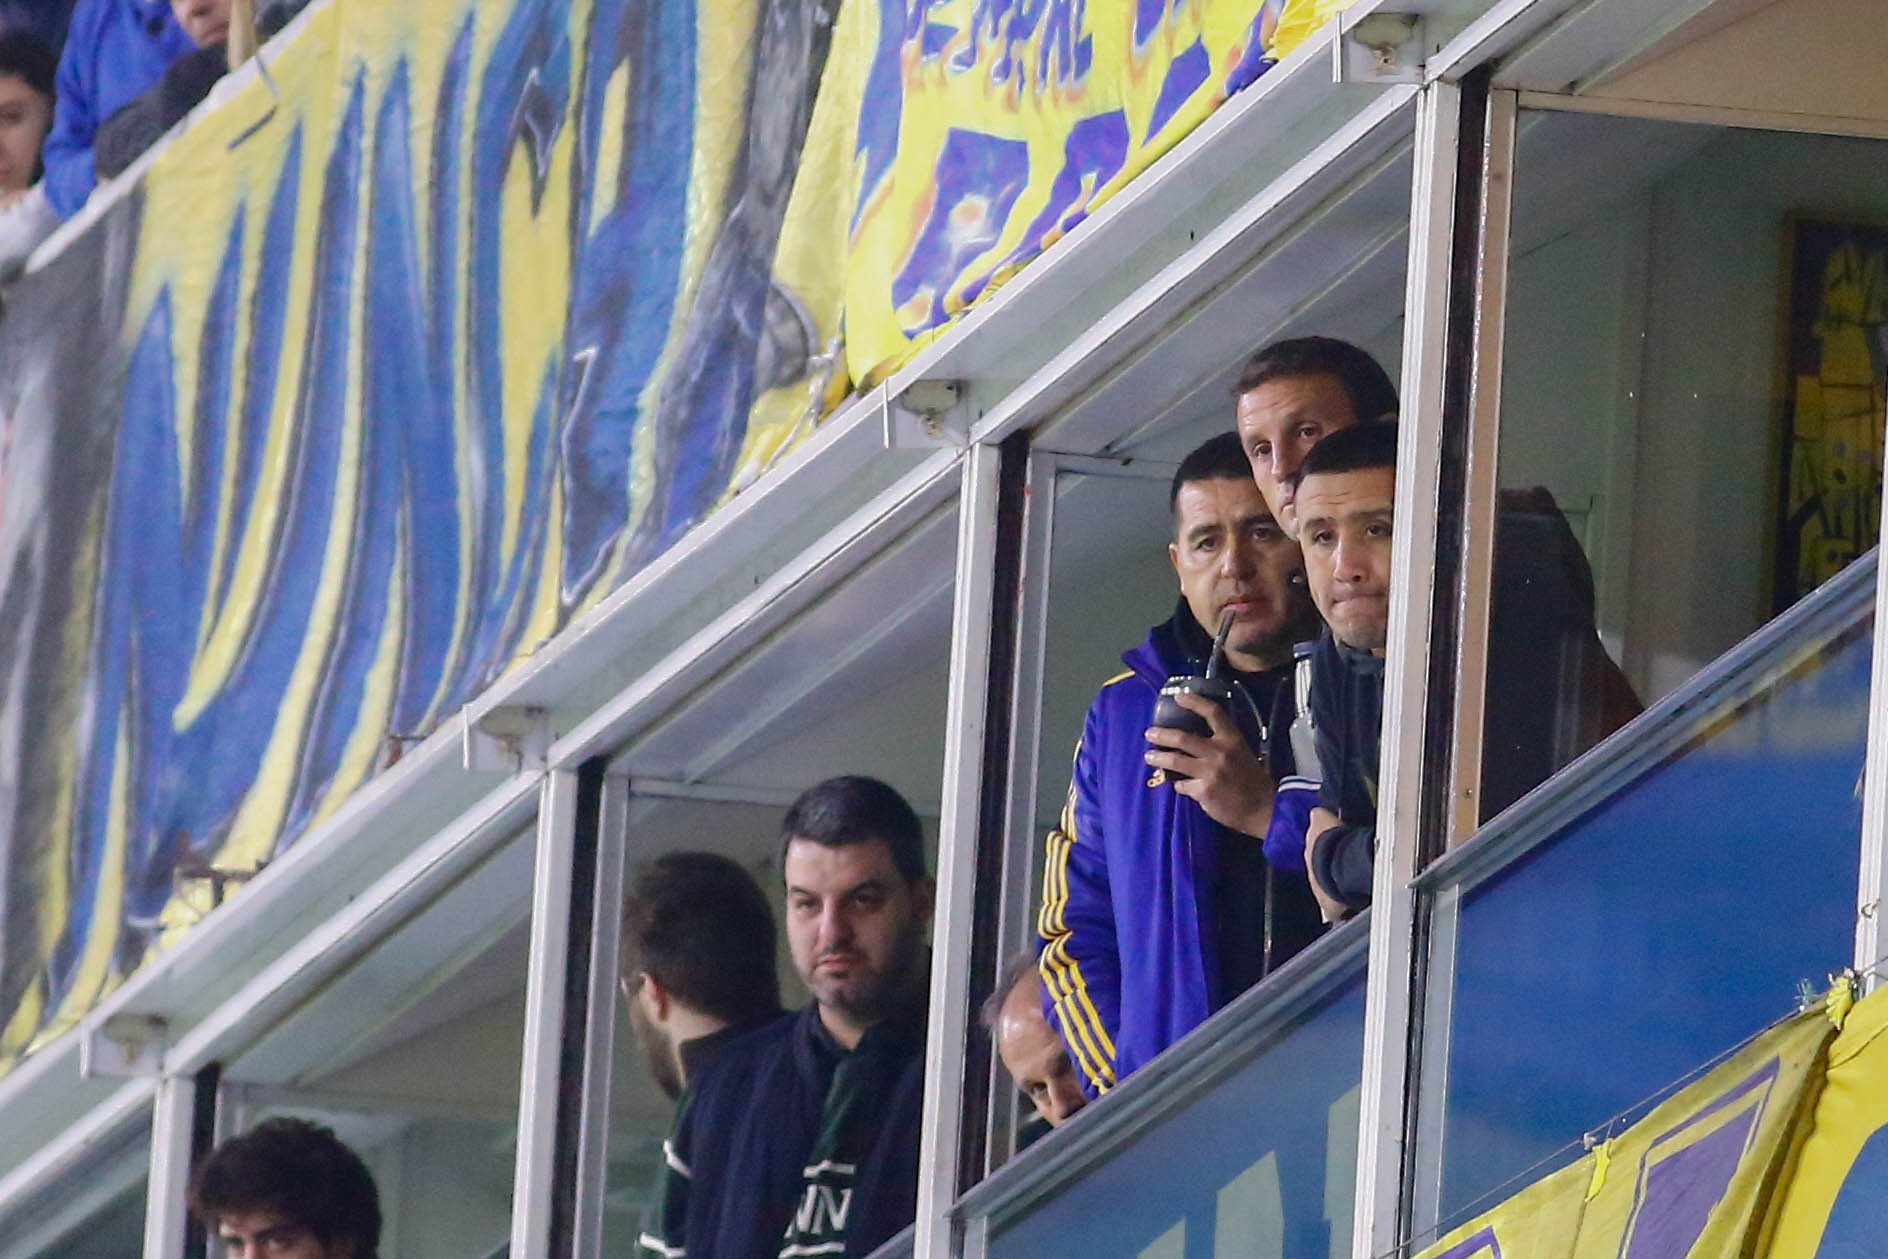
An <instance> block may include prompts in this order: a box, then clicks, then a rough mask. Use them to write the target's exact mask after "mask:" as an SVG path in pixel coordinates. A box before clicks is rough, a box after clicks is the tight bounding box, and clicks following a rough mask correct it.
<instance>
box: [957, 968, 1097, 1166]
mask: <svg viewBox="0 0 1888 1259" xmlns="http://www.w3.org/2000/svg"><path fill="white" fill-rule="evenodd" d="M1040 964H1041V960H1040V958H1039V957H1038V955H1037V953H1036V951H1035V950H1034V949H1030V950H1028V951H1027V952H1025V953H1022V954H1020V955H1019V956H1017V957H1015V958H1013V959H1011V961H1010V964H1009V965H1008V966H1006V967H1004V968H1003V973H1002V975H1000V976H998V978H997V984H996V991H995V992H993V993H991V994H990V999H989V1000H988V1001H985V1002H984V1003H983V1026H984V1030H986V1031H988V1032H989V1033H990V1038H991V1040H993V1041H994V1042H995V1044H996V1056H997V1057H998V1058H999V1059H1001V1060H1002V1062H1003V1069H1004V1070H1006V1071H1008V1072H1009V1073H1010V1079H1012V1080H1014V1081H1016V1087H1017V1088H1018V1089H1020V1090H1022V1094H1023V1096H1024V1097H1027V1098H1028V1099H1029V1104H1030V1105H1031V1106H1033V1107H1035V1108H1036V1117H1037V1118H1038V1119H1039V1120H1041V1121H1042V1122H1043V1123H1045V1124H1047V1125H1048V1126H1049V1127H1051V1128H1059V1127H1061V1126H1062V1125H1063V1124H1065V1123H1067V1122H1068V1121H1069V1117H1070V1116H1071V1115H1073V1114H1074V1113H1075V1112H1076V1111H1078V1110H1080V1109H1081V1108H1082V1107H1083V1106H1086V1105H1087V1104H1088V1096H1087V1095H1086V1094H1085V1093H1083V1092H1082V1082H1081V1079H1080V1078H1079V1077H1078V1076H1077V1075H1076V1074H1075V1064H1074V1063H1073V1062H1071V1061H1070V1060H1069V1051H1068V1047H1067V1046H1066V1045H1064V1044H1063V1043H1062V1038H1061V1037H1060V1036H1058V1035H1056V1030H1055V1028H1053V1027H1051V1026H1050V1025H1049V1020H1048V1019H1047V1018H1046V1017H1045V1016H1044V1015H1043V1012H1042V1007H1043V990H1042V975H1041V973H1040V971H1039V969H1038V967H1039V966H1040ZM1036 1135H1040V1134H1036ZM1023 1144H1024V1145H1027V1144H1029V1139H1025V1140H1024V1141H1023Z"/></svg>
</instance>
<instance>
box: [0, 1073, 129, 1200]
mask: <svg viewBox="0 0 1888 1259" xmlns="http://www.w3.org/2000/svg"><path fill="white" fill-rule="evenodd" d="M156 1095H157V1081H155V1080H133V1081H131V1082H130V1083H129V1084H126V1085H123V1086H121V1087H120V1088H119V1089H118V1091H117V1092H115V1093H113V1094H112V1095H111V1097H110V1098H109V1099H108V1100H107V1101H106V1102H105V1103H104V1104H103V1105H100V1106H96V1107H94V1108H93V1109H92V1110H91V1111H89V1112H88V1113H87V1114H86V1115H85V1117H84V1118H83V1119H80V1120H79V1121H78V1122H77V1123H75V1124H73V1125H72V1126H71V1127H70V1128H68V1129H67V1130H66V1131H65V1132H63V1133H61V1134H60V1135H59V1136H58V1137H57V1138H56V1139H55V1140H53V1141H50V1142H48V1143H47V1144H45V1145H43V1146H41V1147H40V1148H39V1149H38V1150H37V1151H35V1152H34V1154H33V1156H32V1157H31V1158H29V1159H27V1160H26V1161H25V1162H23V1163H21V1164H20V1165H19V1166H18V1167H16V1168H14V1169H13V1170H12V1171H11V1172H9V1173H8V1174H7V1175H6V1177H5V1178H3V1179H0V1223H3V1222H4V1221H5V1219H6V1216H7V1213H8V1212H9V1211H11V1210H13V1209H15V1208H17V1206H18V1205H19V1204H20V1202H21V1200H22V1199H24V1198H26V1197H27V1196H28V1195H30V1194H32V1193H33V1192H35V1191H36V1190H38V1189H41V1188H43V1187H45V1186H48V1185H54V1184H57V1183H58V1182H59V1181H60V1179H61V1178H63V1177H65V1176H68V1175H71V1174H72V1173H74V1172H75V1171H77V1170H78V1169H80V1168H81V1167H83V1166H84V1163H85V1160H86V1157H87V1156H88V1155H90V1154H91V1153H92V1152H93V1151H94V1150H96V1149H97V1148H98V1147H99V1146H100V1145H103V1144H105V1143H106V1142H108V1141H111V1140H113V1139H114V1138H117V1137H120V1136H122V1135H124V1133H125V1132H126V1131H128V1130H129V1129H131V1128H133V1127H135V1126H136V1125H138V1124H146V1125H148V1124H149V1123H150V1121H151V1104H152V1099H153V1098H154V1097H156Z"/></svg>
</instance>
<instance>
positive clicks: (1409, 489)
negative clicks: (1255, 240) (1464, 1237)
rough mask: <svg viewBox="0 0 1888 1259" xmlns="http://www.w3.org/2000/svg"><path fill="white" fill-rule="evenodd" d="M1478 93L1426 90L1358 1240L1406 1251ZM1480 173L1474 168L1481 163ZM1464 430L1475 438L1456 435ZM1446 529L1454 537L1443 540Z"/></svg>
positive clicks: (1458, 499)
mask: <svg viewBox="0 0 1888 1259" xmlns="http://www.w3.org/2000/svg"><path fill="white" fill-rule="evenodd" d="M1481 82H1482V84H1483V87H1482V88H1481V89H1480V90H1481V92H1482V95H1481V98H1480V99H1482V100H1485V99H1486V96H1485V83H1486V80H1485V78H1484V79H1483V80H1481ZM1467 99H1468V100H1470V102H1471V103H1472V102H1474V100H1475V99H1476V98H1475V95H1474V94H1473V93H1471V94H1470V95H1469V96H1468V97H1467ZM1464 100H1465V96H1464V92H1463V89H1462V88H1461V87H1460V86H1458V85H1456V84H1453V83H1448V82H1438V83H1433V84H1430V85H1429V86H1428V87H1427V88H1425V89H1424V90H1423V94H1422V96H1421V97H1420V98H1419V100H1418V102H1417V129H1416V153H1415V176H1414V181H1413V189H1412V202H1411V212H1410V254H1409V274H1408V289H1407V293H1406V297H1405V307H1404V317H1405V332H1404V338H1403V382H1402V403H1403V410H1402V415H1401V425H1400V428H1399V432H1398V449H1397V476H1396V505H1395V514H1396V528H1395V537H1394V542H1393V546H1392V552H1391V565H1392V567H1391V577H1390V623H1389V638H1388V652H1387V657H1388V658H1387V661H1386V670H1385V678H1384V693H1383V727H1382V743H1381V751H1380V753H1379V756H1380V764H1379V767H1378V781H1379V792H1380V795H1379V800H1378V807H1377V839H1378V852H1377V865H1376V882H1375V885H1374V887H1373V889H1372V896H1371V909H1370V918H1371V921H1370V970H1369V990H1368V993H1367V995H1366V999H1365V1009H1364V1046H1363V1050H1364V1061H1363V1085H1362V1094H1361V1098H1360V1106H1359V1120H1358V1135H1357V1191H1356V1192H1357V1197H1356V1206H1355V1217H1354V1222H1353V1231H1352V1241H1351V1245H1352V1253H1353V1255H1355V1256H1357V1259H1370V1256H1373V1255H1380V1254H1384V1253H1386V1252H1390V1251H1393V1250H1394V1249H1395V1248H1396V1247H1397V1246H1398V1245H1399V1244H1400V1243H1401V1242H1402V1239H1403V1237H1402V1235H1403V1228H1404V1216H1405V1209H1404V1204H1405V1196H1406V1186H1407V1181H1406V1178H1405V1176H1404V1162H1405V1151H1406V1149H1407V1147H1408V1125H1409V1119H1410V1108H1409V1106H1408V1105H1407V1089H1408V1087H1409V1084H1410V1077H1411V1068H1412V1058H1413V1055H1414V1054H1415V1053H1416V1052H1417V1043H1416V1038H1415V1036H1414V1034H1413V1023H1412V1019H1411V1017H1410V1015H1411V1009H1412V1003H1413V1001H1414V1000H1415V998H1416V994H1417V991H1418V988H1419V974H1420V968H1421V950H1420V947H1419V940H1418V912H1417V911H1418V905H1417V896H1416V894H1415V892H1414V891H1413V890H1412V889H1411V887H1410V881H1411V880H1412V879H1413V878H1415V876H1416V874H1417V872H1418V871H1419V870H1420V869H1421V868H1422V865H1423V863H1424V861H1425V859H1426V857H1427V856H1428V855H1429V852H1430V850H1431V849H1434V848H1435V847H1437V846H1438V841H1439V838H1440V834H1441V831H1442V826H1441V825H1439V824H1442V823H1444V822H1445V818H1446V807H1444V806H1446V804H1447V800H1446V798H1445V797H1444V793H1445V792H1446V789H1447V772H1448V765H1447V759H1448V755H1449V752H1450V750H1451V747H1452V744H1453V736H1452V731H1451V729H1450V727H1451V725H1452V721H1453V716H1454V709H1453V706H1452V705H1450V704H1448V703H1446V702H1444V703H1441V704H1438V705H1434V706H1432V705H1431V704H1430V702H1429V701H1430V698H1431V695H1432V693H1433V692H1435V691H1436V690H1438V689H1440V688H1446V687H1449V686H1452V685H1453V683H1454V680H1455V658H1454V656H1453V651H1452V649H1453V645H1454V636H1453V633H1454V625H1455V622H1456V621H1457V619H1458V613H1459V610H1460V609H1459V604H1458V603H1457V599H1458V597H1459V595H1458V592H1457V590H1456V585H1455V578H1456V576H1457V574H1458V571H1459V564H1458V562H1457V561H1458V560H1459V549H1458V548H1459V541H1460V537H1461V532H1460V531H1461V524H1462V518H1461V515H1460V513H1461V511H1462V509H1463V506H1464V503H1463V496H1464V493H1465V488H1466V487H1465V485H1464V484H1463V477H1464V475H1465V469H1466V449H1465V447H1464V443H1463V440H1462V439H1463V433H1462V431H1461V426H1460V425H1459V424H1458V425H1456V426H1455V427H1454V430H1453V431H1451V426H1450V425H1449V424H1448V423H1447V419H1448V417H1449V415H1450V414H1451V413H1452V408H1453V413H1454V414H1457V415H1459V414H1460V413H1461V410H1462V407H1463V404H1464V402H1465V397H1464V394H1465V391H1466V385H1467V373H1466V372H1465V371H1458V372H1457V373H1456V375H1455V376H1454V378H1453V379H1452V378H1451V373H1450V369H1451V366H1452V343H1454V342H1461V341H1462V340H1463V339H1464V338H1463V336H1462V328H1461V327H1460V326H1459V325H1460V324H1461V322H1462V320H1463V318H1464V312H1463V311H1462V308H1461V298H1462V288H1463V282H1464V280H1465V279H1468V280H1472V278H1473V270H1472V259H1470V260H1465V259H1464V256H1463V254H1464V251H1463V250H1462V248H1461V247H1460V241H1459V239H1458V237H1459V234H1460V232H1461V231H1462V230H1463V225H1462V223H1461V213H1460V210H1461V206H1460V204H1459V200H1460V197H1459V194H1460V193H1461V192H1463V191H1464V190H1463V188H1462V187H1461V184H1462V178H1461V175H1462V172H1461V170H1460V169H1459V167H1460V163H1461V161H1462V152H1461V143H1462V139H1463V135H1462V121H1463V105H1464ZM1469 178H1470V181H1471V182H1473V179H1474V176H1473V175H1471V176H1470V177H1469ZM1465 261H1466V262H1467V265H1468V271H1467V274H1466V276H1465V275H1464V264H1465ZM1460 349H1461V347H1460V346H1459V345H1457V346H1456V347H1455V350H1456V353H1455V355H1454V356H1453V357H1455V358H1459V357H1461V355H1460ZM1451 444H1453V446H1454V447H1460V449H1450V448H1449V447H1450V446H1451ZM1443 513H1451V514H1452V520H1451V521H1442V520H1439V515H1440V514H1443ZM1444 542H1446V544H1447V545H1446V548H1439V543H1444ZM1444 550H1446V553H1447V555H1448V557H1449V560H1450V562H1449V563H1448V564H1446V565H1445V566H1444V567H1445V570H1446V571H1445V572H1443V573H1442V574H1441V575H1440V576H1439V574H1438V571H1437V559H1438V555H1439V554H1441V553H1443V551H1444ZM1439 620H1440V621H1441V625H1440V626H1438V624H1437V622H1438V621H1439ZM1432 648H1438V649H1439V650H1433V651H1432ZM1445 698H1446V697H1445ZM1438 771H1440V772H1438ZM1438 787H1439V788H1440V790H1438Z"/></svg>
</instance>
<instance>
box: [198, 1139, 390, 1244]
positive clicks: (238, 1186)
mask: <svg viewBox="0 0 1888 1259" xmlns="http://www.w3.org/2000/svg"><path fill="white" fill-rule="evenodd" d="M190 1211H191V1213H192V1214H193V1215H195V1216H196V1217H197V1219H198V1220H200V1221H202V1223H203V1226H204V1227H205V1228H206V1229H208V1230H209V1231H210V1232H211V1233H212V1235H214V1236H216V1237H218V1238H220V1239H221V1240H222V1243H223V1246H224V1253H225V1254H227V1255H228V1256H229V1259H376V1255H377V1253H378V1251H379V1247H380V1195H379V1194H378V1192H376V1190H375V1189H374V1178H373V1177H372V1176H370V1175H369V1174H368V1172H367V1167H366V1165H365V1164H364V1163H362V1162H361V1160H360V1156H359V1155H357V1154H355V1153H354V1151H353V1150H350V1149H349V1148H348V1147H347V1146H345V1145H343V1144H342V1143H341V1141H340V1140H339V1139H338V1138H337V1137H336V1136H335V1135H334V1133H333V1132H331V1131H329V1130H328V1129H326V1128H323V1127H320V1126H318V1125H316V1124H311V1123H308V1122H307V1121H305V1120H301V1119H270V1120H266V1121H264V1122H263V1123H260V1124H258V1125H256V1127H254V1128H252V1129H251V1130H250V1131H248V1132H245V1133H243V1134H242V1135H241V1136H238V1137H231V1138H230V1139H229V1140H227V1141H225V1142H223V1144H221V1145H219V1146H217V1147H216V1149H215V1150H214V1151H213V1152H212V1153H211V1154H210V1156H209V1157H208V1158H207V1159H205V1160H204V1161H203V1163H202V1164H201V1165H200V1166H198V1168H197V1170H196V1174H195V1175H193V1176H192V1177H191V1180H190Z"/></svg>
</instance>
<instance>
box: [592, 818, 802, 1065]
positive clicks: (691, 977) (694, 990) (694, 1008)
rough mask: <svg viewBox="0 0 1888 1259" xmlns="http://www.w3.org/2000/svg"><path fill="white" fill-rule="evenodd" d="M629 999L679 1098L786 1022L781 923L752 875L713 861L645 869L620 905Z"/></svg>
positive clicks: (654, 1058) (695, 858) (679, 855)
mask: <svg viewBox="0 0 1888 1259" xmlns="http://www.w3.org/2000/svg"><path fill="white" fill-rule="evenodd" d="M623 996H624V998H625V999H626V1000H627V1001H628V1002H629V1021H630V1025H631V1026H632V1027H633V1028H634V1029H635V1032H636V1040H637V1042H638V1043H639V1044H641V1045H642V1048H643V1052H644V1053H645V1054H646V1055H647V1056H648V1059H649V1074H650V1075H651V1076H652V1077H654V1079H655V1082H656V1085H657V1086H658V1087H659V1088H661V1090H662V1091H663V1092H664V1093H666V1094H668V1095H669V1096H670V1097H672V1098H674V1097H680V1096H681V1094H682V1090H683V1089H684V1088H685V1087H687V1085H688V1082H689V1080H691V1079H692V1078H694V1076H696V1075H697V1074H699V1073H700V1070H701V1068H702V1067H703V1066H704V1065H706V1063H707V1062H708V1061H709V1059H710V1058H712V1057H713V1056H714V1054H715V1053H717V1052H718V1051H719V1050H720V1049H721V1048H722V1047H723V1046H725V1045H727V1044H728V1043H730V1042H731V1041H734V1040H737V1039H739V1038H740V1037H742V1036H744V1035H746V1034H747V1033H748V1032H751V1031H754V1030H756V1029H758V1028H760V1027H763V1026H765V1025H766V1024H768V1023H770V1022H772V1021H773V1020H775V1019H777V1018H779V1017H781V1015H782V1014H783V1013H784V1011H782V1009H781V1008H780V978H779V975H778V973H777V972H776V971H775V968H774V915H773V910H772V909H771V908H770V907H769V906H768V904H767V894H766V893H765V892H763V891H761V889H760V884H758V883H756V882H755V881H754V876H753V875H751V874H749V873H748V872H747V871H746V870H744V869H742V868H741V866H740V865H739V864H738V863H737V862H734V861H731V860H729V859H728V858H726V857H723V856H720V855H718V854H716V853H711V852H672V853H669V854H667V855H665V856H661V857H657V858H656V859H655V860H654V861H651V862H650V863H649V864H648V865H646V866H644V867H643V868H642V869H641V870H640V871H639V872H638V873H637V875H636V878H635V881H634V882H633V883H631V885H630V888H629V893H628V895H627V896H625V897H624V898H623Z"/></svg>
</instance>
